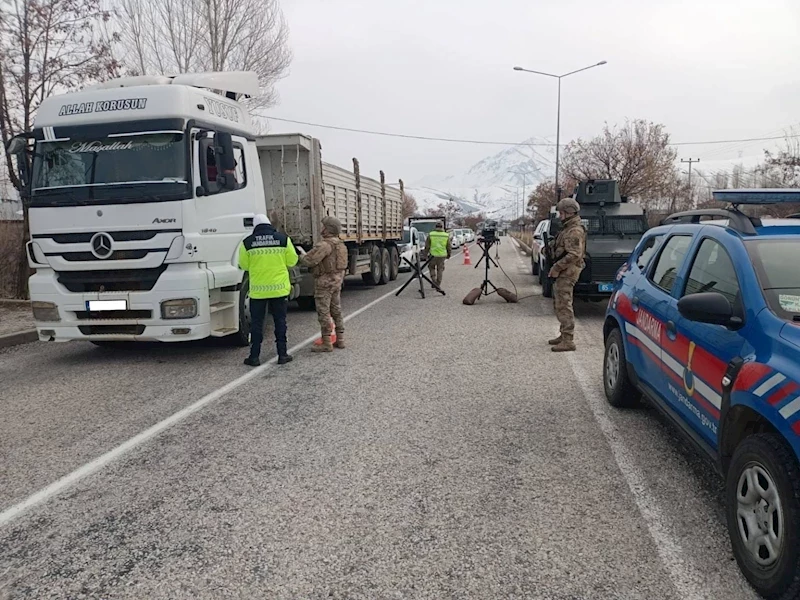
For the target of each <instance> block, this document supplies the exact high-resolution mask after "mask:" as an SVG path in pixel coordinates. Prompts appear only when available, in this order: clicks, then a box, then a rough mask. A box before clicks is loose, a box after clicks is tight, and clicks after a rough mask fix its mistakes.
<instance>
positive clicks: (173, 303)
mask: <svg viewBox="0 0 800 600" xmlns="http://www.w3.org/2000/svg"><path fill="white" fill-rule="evenodd" d="M196 316H197V300H195V299H194V298H178V299H177V300H165V301H164V302H162V303H161V318H162V319H192V318H194V317H196Z"/></svg>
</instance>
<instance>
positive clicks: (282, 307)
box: [250, 296, 289, 358]
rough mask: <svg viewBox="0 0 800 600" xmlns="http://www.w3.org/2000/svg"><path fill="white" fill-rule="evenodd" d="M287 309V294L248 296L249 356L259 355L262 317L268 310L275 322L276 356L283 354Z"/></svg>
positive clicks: (261, 338) (262, 326) (262, 328)
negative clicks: (260, 297)
mask: <svg viewBox="0 0 800 600" xmlns="http://www.w3.org/2000/svg"><path fill="white" fill-rule="evenodd" d="M288 309H289V296H284V297H283V298H263V299H257V298H250V319H251V323H250V358H258V357H259V356H260V355H261V344H262V342H263V341H264V319H265V318H266V314H267V311H268V310H269V312H270V314H271V315H272V321H273V323H274V324H275V346H276V347H277V350H278V356H285V355H286V354H287V351H286V311H287V310H288Z"/></svg>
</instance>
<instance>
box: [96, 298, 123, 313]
mask: <svg viewBox="0 0 800 600" xmlns="http://www.w3.org/2000/svg"><path fill="white" fill-rule="evenodd" d="M86 310H88V311H90V312H97V311H105V310H128V301H127V300H87V301H86Z"/></svg>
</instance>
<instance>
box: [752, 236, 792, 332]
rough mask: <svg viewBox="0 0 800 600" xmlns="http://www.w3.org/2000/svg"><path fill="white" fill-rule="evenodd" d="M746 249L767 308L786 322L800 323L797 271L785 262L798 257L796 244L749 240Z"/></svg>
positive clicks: (784, 241)
mask: <svg viewBox="0 0 800 600" xmlns="http://www.w3.org/2000/svg"><path fill="white" fill-rule="evenodd" d="M746 247H747V251H748V252H749V254H750V258H751V260H752V261H753V265H754V266H755V268H756V272H757V273H758V279H759V281H760V283H761V288H762V289H763V290H764V297H765V298H766V300H767V304H769V307H770V308H771V309H772V311H773V312H774V313H775V314H777V315H778V316H779V317H781V318H783V319H786V320H787V321H791V320H792V319H800V268H798V266H797V263H796V262H794V261H792V260H787V259H789V257H792V256H799V255H800V240H797V239H793V240H763V239H762V240H749V241H748V242H747V245H746Z"/></svg>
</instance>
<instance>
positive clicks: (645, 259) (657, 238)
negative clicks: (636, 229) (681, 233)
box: [636, 235, 664, 271]
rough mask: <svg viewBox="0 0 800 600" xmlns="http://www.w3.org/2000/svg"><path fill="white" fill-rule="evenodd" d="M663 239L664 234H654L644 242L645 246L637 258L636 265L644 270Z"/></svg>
mask: <svg viewBox="0 0 800 600" xmlns="http://www.w3.org/2000/svg"><path fill="white" fill-rule="evenodd" d="M663 240H664V236H663V235H654V236H653V237H651V238H649V239H648V240H647V241H646V242H645V243H644V247H643V248H642V251H641V252H640V253H639V257H638V258H637V259H636V266H637V267H639V269H641V270H642V271H644V270H645V268H647V264H648V263H649V262H650V259H651V258H652V257H653V255H654V254H655V253H656V250H658V247H659V246H660V245H661V242H662V241H663Z"/></svg>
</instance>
